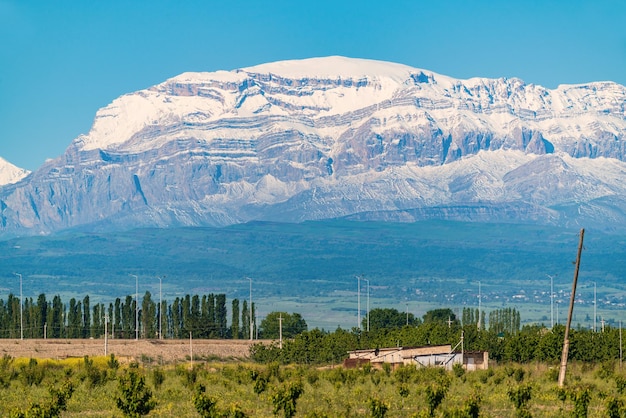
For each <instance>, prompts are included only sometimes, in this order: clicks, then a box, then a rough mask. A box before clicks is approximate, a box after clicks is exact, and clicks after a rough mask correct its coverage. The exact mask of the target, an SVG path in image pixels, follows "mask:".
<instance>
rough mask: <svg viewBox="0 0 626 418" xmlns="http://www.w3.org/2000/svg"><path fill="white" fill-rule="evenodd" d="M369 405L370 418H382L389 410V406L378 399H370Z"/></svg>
mask: <svg viewBox="0 0 626 418" xmlns="http://www.w3.org/2000/svg"><path fill="white" fill-rule="evenodd" d="M369 404H370V411H371V413H372V417H374V418H384V417H385V415H386V414H387V410H389V405H387V404H386V403H385V402H383V401H381V400H380V399H376V398H370V400H369Z"/></svg>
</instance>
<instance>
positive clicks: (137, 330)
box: [130, 274, 139, 340]
mask: <svg viewBox="0 0 626 418" xmlns="http://www.w3.org/2000/svg"><path fill="white" fill-rule="evenodd" d="M130 276H131V277H134V278H135V340H138V339H139V278H138V277H137V275H136V274H131V275H130Z"/></svg>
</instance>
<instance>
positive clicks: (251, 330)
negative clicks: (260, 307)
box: [248, 277, 254, 341]
mask: <svg viewBox="0 0 626 418" xmlns="http://www.w3.org/2000/svg"><path fill="white" fill-rule="evenodd" d="M248 280H250V341H252V335H253V334H252V333H253V332H254V329H253V326H252V279H251V278H250V277H248Z"/></svg>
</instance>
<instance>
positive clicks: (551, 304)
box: [546, 274, 554, 329]
mask: <svg viewBox="0 0 626 418" xmlns="http://www.w3.org/2000/svg"><path fill="white" fill-rule="evenodd" d="M546 276H548V277H549V278H550V329H552V328H554V280H553V279H554V276H551V275H549V274H546Z"/></svg>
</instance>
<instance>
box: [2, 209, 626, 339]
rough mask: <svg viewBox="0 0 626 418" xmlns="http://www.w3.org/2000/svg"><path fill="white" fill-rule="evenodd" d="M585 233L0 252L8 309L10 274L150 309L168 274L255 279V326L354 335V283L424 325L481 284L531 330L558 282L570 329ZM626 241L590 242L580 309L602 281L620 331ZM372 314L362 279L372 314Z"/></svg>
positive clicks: (153, 236) (293, 232) (150, 237)
mask: <svg viewBox="0 0 626 418" xmlns="http://www.w3.org/2000/svg"><path fill="white" fill-rule="evenodd" d="M578 233H579V230H578V229H561V228H555V227H545V226H533V225H514V224H483V223H462V222H447V221H446V222H444V221H429V222H417V223H376V222H353V221H345V220H334V221H323V222H305V223H301V224H283V223H249V224H241V225H233V226H229V227H225V228H181V229H138V230H133V231H128V232H119V233H109V234H104V233H84V232H82V233H77V232H74V233H65V234H57V235H53V236H47V237H28V238H15V239H10V240H5V241H0V277H1V281H0V297H2V298H3V299H5V298H6V296H7V294H8V293H9V292H12V293H13V294H19V281H18V280H17V278H16V276H14V275H13V273H14V272H19V273H21V274H22V275H23V278H24V284H23V286H24V290H23V291H24V297H32V298H34V299H36V297H37V295H38V294H39V293H42V292H43V293H46V295H48V296H50V297H51V296H52V295H55V294H61V295H62V296H67V297H69V296H76V297H83V296H84V295H85V294H89V295H90V296H91V298H92V300H94V301H97V300H101V301H104V302H109V301H112V300H114V298H115V297H121V298H123V297H124V296H126V295H128V294H134V293H135V280H134V278H133V277H131V276H130V274H136V275H138V277H139V293H140V295H143V294H144V293H145V292H146V291H149V292H151V293H152V295H153V297H158V294H159V281H158V277H163V276H165V278H164V279H163V291H164V298H166V299H169V300H171V299H173V298H174V297H176V296H183V295H185V294H187V293H191V294H194V293H199V292H200V293H202V292H220V293H225V294H226V295H227V297H228V298H229V299H231V298H240V299H247V298H248V296H249V284H250V282H249V280H248V279H247V277H250V278H252V279H253V299H254V301H255V303H257V304H258V305H257V306H258V309H259V312H260V314H259V315H263V312H264V313H265V314H267V313H268V312H270V311H272V310H276V309H285V310H288V311H289V312H292V311H297V312H301V313H302V314H303V316H304V317H305V319H306V320H307V322H308V323H309V324H310V325H312V326H315V325H325V326H327V327H328V326H331V325H330V324H331V323H332V324H334V326H336V325H342V326H347V327H350V326H352V323H353V322H354V325H355V324H356V322H355V321H354V319H356V310H355V309H356V306H357V297H356V288H357V280H356V278H355V276H356V275H361V276H362V277H364V278H367V279H368V280H369V281H370V286H371V288H370V296H371V307H372V308H373V307H380V306H383V307H395V308H397V309H398V310H400V311H404V309H405V306H408V305H407V304H409V303H410V304H411V310H412V312H415V313H416V315H418V316H421V315H422V314H423V313H424V312H425V311H426V310H427V309H428V308H429V307H432V306H436V305H441V306H445V307H451V308H453V309H460V308H461V307H464V306H475V307H478V282H479V281H480V282H481V293H482V294H481V297H482V304H483V306H484V307H485V309H489V308H490V307H491V308H497V307H502V306H516V307H518V309H520V310H521V311H522V313H523V316H524V314H526V318H527V319H532V318H534V319H535V320H536V321H539V320H541V319H542V318H543V322H544V323H545V322H547V323H549V322H550V297H549V291H550V280H549V278H548V276H547V275H552V276H554V287H555V289H554V291H555V302H556V303H557V304H560V305H561V315H562V316H561V322H562V320H563V319H564V318H565V312H566V305H567V304H568V303H569V296H568V295H569V292H570V290H571V280H572V277H573V271H574V266H573V262H574V260H575V258H576V250H577V246H578ZM625 242H626V237H625V236H622V235H609V234H605V233H602V232H598V231H594V230H593V229H588V230H587V231H586V235H585V250H584V251H583V256H582V263H581V270H580V283H579V289H578V292H577V293H579V295H580V299H581V302H580V303H579V305H577V310H579V311H580V312H589V309H591V307H592V306H593V282H596V286H597V301H598V302H597V303H598V305H597V309H599V310H602V313H603V314H602V318H605V319H607V320H609V321H612V322H613V323H616V321H619V320H621V316H620V315H621V311H620V310H621V309H623V304H624V301H625V299H624V296H625V295H626V290H625V288H626V286H625V283H624V279H623V278H624V277H625V276H626V245H624V244H625ZM365 304H366V282H365V281H362V294H361V308H362V311H363V313H365V309H366V306H365ZM538 307H539V311H540V312H537V309H538ZM328 312H334V314H333V315H327V314H328ZM316 315H319V316H320V318H321V319H320V318H315V316H316ZM599 316H600V315H599ZM322 317H324V318H322ZM352 317H354V318H352ZM546 319H547V321H546ZM586 319H587V321H589V318H586ZM600 319H601V318H600V317H599V318H598V321H600ZM578 321H579V322H583V321H584V315H580V317H579V318H578ZM598 323H599V322H598ZM598 326H599V325H598Z"/></svg>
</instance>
